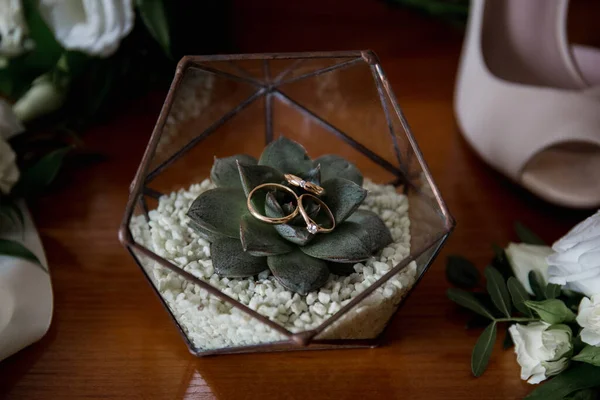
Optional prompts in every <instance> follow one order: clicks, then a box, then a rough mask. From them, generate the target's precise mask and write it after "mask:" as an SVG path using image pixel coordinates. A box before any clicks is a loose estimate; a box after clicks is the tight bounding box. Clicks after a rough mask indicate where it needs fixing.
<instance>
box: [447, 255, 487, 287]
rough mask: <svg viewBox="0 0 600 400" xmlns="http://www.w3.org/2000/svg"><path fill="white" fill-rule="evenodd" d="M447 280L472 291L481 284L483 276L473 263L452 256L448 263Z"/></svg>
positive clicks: (449, 257)
mask: <svg viewBox="0 0 600 400" xmlns="http://www.w3.org/2000/svg"><path fill="white" fill-rule="evenodd" d="M446 279H448V282H450V283H451V284H453V285H455V286H459V287H463V288H466V289H471V288H474V287H475V286H477V285H478V284H479V280H480V279H481V274H480V273H479V271H478V270H477V268H476V267H475V265H474V264H473V263H472V262H471V261H469V260H467V259H466V258H464V257H461V256H456V255H450V256H448V261H447V263H446Z"/></svg>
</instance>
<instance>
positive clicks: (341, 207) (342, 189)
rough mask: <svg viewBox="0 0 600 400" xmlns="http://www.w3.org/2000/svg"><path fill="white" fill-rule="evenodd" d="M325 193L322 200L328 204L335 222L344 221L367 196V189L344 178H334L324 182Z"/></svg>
mask: <svg viewBox="0 0 600 400" xmlns="http://www.w3.org/2000/svg"><path fill="white" fill-rule="evenodd" d="M322 186H323V188H324V189H325V194H324V195H323V196H322V197H321V200H323V201H324V202H325V204H327V206H328V207H329V209H330V210H331V212H332V213H333V216H334V217H335V223H336V224H340V223H342V222H343V221H344V220H345V219H346V218H348V216H350V215H351V214H352V213H353V212H354V211H355V210H356V209H357V208H358V206H360V205H361V203H362V202H363V201H364V200H365V198H366V197H367V190H365V189H363V188H362V187H361V186H359V185H357V184H356V183H354V182H352V181H349V180H348V179H344V178H332V179H328V180H326V181H324V182H323V185H322Z"/></svg>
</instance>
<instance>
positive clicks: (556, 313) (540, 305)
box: [525, 299, 575, 325]
mask: <svg viewBox="0 0 600 400" xmlns="http://www.w3.org/2000/svg"><path fill="white" fill-rule="evenodd" d="M525 305H526V306H527V307H529V308H530V309H531V310H533V311H535V312H536V313H537V314H538V315H539V316H540V318H541V319H542V321H544V322H547V323H549V324H552V325H553V324H560V323H562V322H573V321H575V314H574V313H573V311H571V310H569V309H568V308H567V306H566V305H565V303H563V302H562V301H561V300H557V299H550V300H543V301H531V300H529V301H526V302H525Z"/></svg>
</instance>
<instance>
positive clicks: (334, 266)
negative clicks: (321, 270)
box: [327, 261, 356, 276]
mask: <svg viewBox="0 0 600 400" xmlns="http://www.w3.org/2000/svg"><path fill="white" fill-rule="evenodd" d="M327 266H328V267H329V272H331V273H332V274H336V275H339V276H348V275H350V274H352V273H354V272H356V271H355V270H354V263H337V262H333V261H328V262H327Z"/></svg>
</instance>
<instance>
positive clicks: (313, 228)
mask: <svg viewBox="0 0 600 400" xmlns="http://www.w3.org/2000/svg"><path fill="white" fill-rule="evenodd" d="M305 197H306V198H309V197H310V198H311V199H313V200H314V201H316V202H317V203H319V204H320V205H321V208H324V209H325V211H326V212H327V214H328V215H329V218H331V228H323V227H322V226H320V225H319V224H317V223H316V222H315V221H313V220H312V219H311V218H310V217H309V216H308V213H307V212H306V210H305V209H304V205H302V200H303V198H305ZM298 209H299V210H300V214H301V215H302V218H304V221H305V222H306V229H307V230H308V231H309V232H310V233H312V234H313V235H315V234H317V233H328V232H331V231H332V230H333V229H334V228H335V217H334V216H333V213H332V212H331V210H330V209H329V207H327V204H325V203H324V202H323V200H321V199H319V198H318V197H316V196H313V195H312V194H308V193H306V194H303V195H302V196H300V197H299V198H298Z"/></svg>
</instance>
